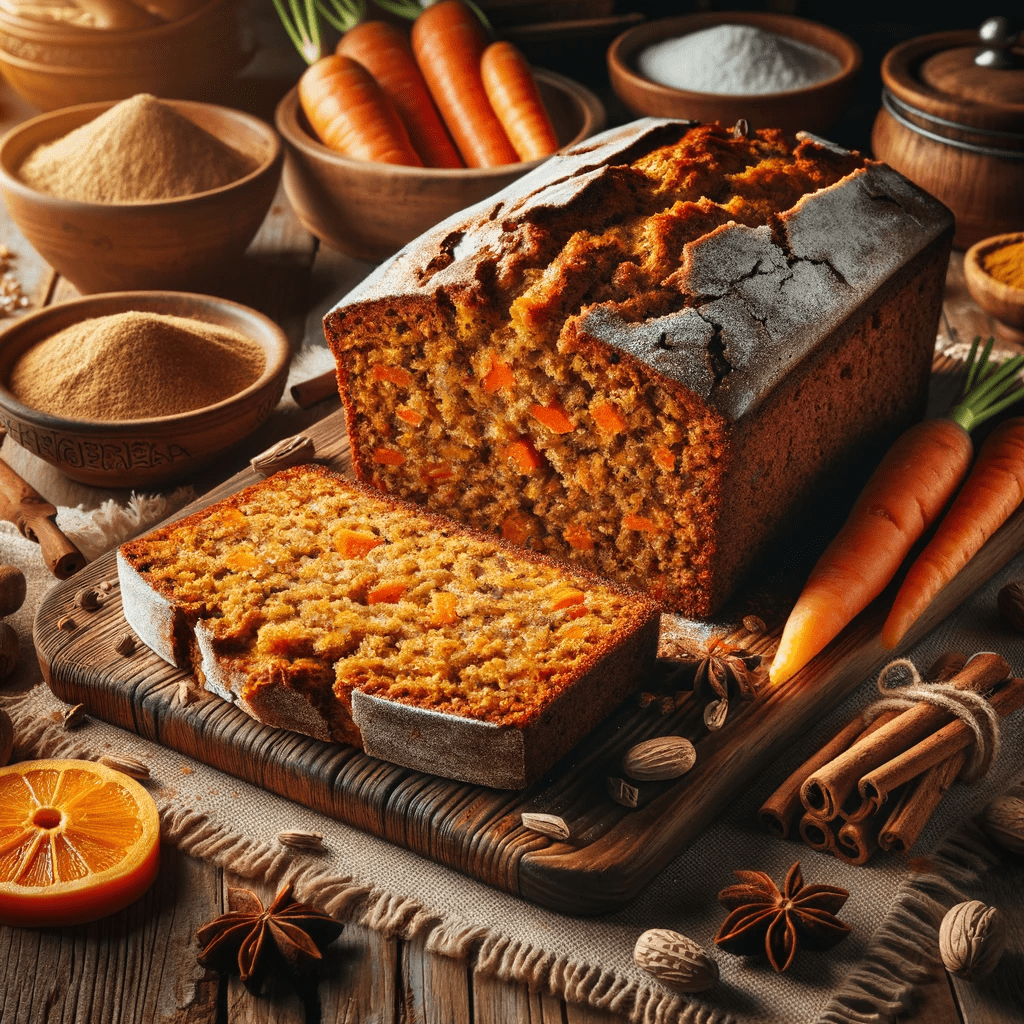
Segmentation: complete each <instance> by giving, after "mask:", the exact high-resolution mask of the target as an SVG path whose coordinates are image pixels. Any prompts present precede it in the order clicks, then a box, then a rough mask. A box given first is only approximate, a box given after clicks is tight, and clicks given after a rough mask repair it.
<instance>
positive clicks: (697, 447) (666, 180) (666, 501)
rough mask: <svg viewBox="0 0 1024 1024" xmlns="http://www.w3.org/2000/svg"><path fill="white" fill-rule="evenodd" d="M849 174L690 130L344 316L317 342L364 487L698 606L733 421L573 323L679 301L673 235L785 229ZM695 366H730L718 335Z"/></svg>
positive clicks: (807, 152)
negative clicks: (422, 286)
mask: <svg viewBox="0 0 1024 1024" xmlns="http://www.w3.org/2000/svg"><path fill="white" fill-rule="evenodd" d="M863 163H864V161H863V160H862V159H861V158H860V157H859V156H858V155H857V154H851V153H845V152H833V151H831V150H829V149H826V148H824V147H822V146H819V145H816V144H814V143H810V142H801V143H799V144H797V145H796V146H795V148H794V147H792V146H790V145H789V144H787V142H786V141H785V139H784V137H783V136H782V134H781V133H779V132H777V131H762V132H758V133H756V134H754V135H752V136H750V137H749V138H745V137H742V136H739V137H737V136H736V135H734V134H733V133H732V132H731V131H729V130H726V129H722V128H720V127H718V126H717V125H711V126H701V127H699V128H694V129H692V130H690V131H688V132H686V134H684V135H683V137H682V138H681V139H680V140H678V141H676V142H673V143H672V144H670V145H663V146H660V147H659V148H656V149H654V150H653V151H652V152H649V153H647V154H646V155H643V156H641V157H640V158H638V159H636V160H635V161H634V162H632V163H624V164H622V165H620V166H610V167H604V168H602V170H601V174H600V176H593V181H592V182H590V181H588V184H587V187H586V188H582V189H580V190H579V191H578V192H576V193H574V194H573V198H571V199H570V200H569V201H567V202H565V203H564V204H562V205H558V204H552V205H551V206H544V205H543V204H539V205H538V206H537V207H535V208H533V209H531V211H530V213H529V215H528V216H523V217H518V218H514V217H513V218H510V219H509V221H508V223H507V224H505V225H503V227H504V232H503V234H502V235H501V249H500V251H498V252H494V253H489V254H484V256H483V257H482V258H481V260H480V261H479V262H478V263H477V264H476V269H475V272H474V274H473V277H472V280H465V281H463V282H461V283H455V284H449V283H447V282H446V284H445V286H444V287H443V288H439V289H438V290H437V291H435V292H434V293H433V294H432V295H426V294H422V293H421V294H418V295H412V296H402V297H401V300H400V301H399V300H395V301H393V302H390V303H389V301H388V299H387V298H383V299H379V300H376V299H375V300H374V301H371V302H366V303H359V302H356V303H354V304H353V305H351V306H346V305H344V304H343V305H341V306H340V307H339V308H338V309H337V310H335V311H334V312H333V313H332V314H331V315H330V316H329V317H328V324H329V330H328V337H329V340H330V341H331V345H332V348H333V350H334V352H335V356H336V358H337V360H338V367H339V381H340V385H341V391H342V397H343V399H344V400H345V403H346V408H347V415H348V425H349V435H350V437H351V438H352V442H353V450H354V452H355V457H356V468H357V473H358V475H359V477H360V479H362V480H365V481H367V482H369V483H372V484H373V485H374V486H376V487H378V488H380V489H382V490H384V491H386V492H388V493H390V494H394V495H398V496H401V497H403V498H407V499H409V500H413V501H416V502H419V503H426V504H428V505H429V506H430V507H431V508H435V509H438V510H445V511H450V512H451V513H452V514H454V515H458V516H459V517H461V518H463V519H465V520H467V521H468V522H470V523H472V524H473V525H474V526H477V527H479V528H489V529H497V530H498V531H499V532H500V534H501V536H503V537H504V538H505V539H506V540H508V541H510V542H512V543H515V544H520V545H524V546H527V547H530V548H532V549H534V550H539V551H543V552H546V553H547V554H550V555H552V556H555V557H558V558H562V559H567V560H569V561H572V562H574V563H576V564H578V565H582V566H585V567H587V568H588V569H590V570H592V571H595V572H598V573H600V574H602V575H605V576H607V577H609V578H614V579H618V580H621V581H623V582H625V583H627V584H629V585H634V586H640V587H645V588H648V589H650V591H651V592H652V593H653V594H654V595H655V596H657V597H658V598H659V599H663V600H665V601H666V603H667V604H669V606H671V607H674V608H678V609H682V610H685V611H687V612H688V613H690V614H704V615H706V614H709V613H710V611H711V610H712V609H711V607H710V605H709V603H708V599H707V593H708V592H709V578H710V573H711V568H710V567H711V564H712V561H713V559H714V555H715V550H716V545H717V544H718V543H719V539H718V537H717V534H716V523H717V522H718V519H719V515H720V512H721V502H722V492H723V487H722V476H723V472H724V471H725V466H726V461H727V456H728V449H729V444H730V432H729V424H728V422H727V421H726V419H725V417H724V416H723V415H722V414H721V413H720V412H719V411H718V410H716V409H715V408H713V407H712V406H711V405H709V404H708V403H706V402H704V401H703V400H702V399H701V398H700V397H699V396H697V395H696V394H694V393H693V392H692V391H690V390H688V389H687V388H685V387H682V386H680V384H679V383H678V382H676V381H673V380H671V379H669V378H667V377H665V376H663V375H660V374H657V373H653V372H651V371H650V369H649V368H645V367H644V366H643V365H641V364H640V362H639V361H638V360H636V359H633V358H630V357H629V356H628V355H627V354H625V353H623V352H621V351H617V350H615V349H614V348H612V347H610V346H608V345H604V344H601V343H599V342H596V341H595V340H594V339H593V338H592V337H588V336H587V334H586V331H585V330H582V329H579V323H580V321H581V318H582V316H583V315H584V314H585V313H586V312H587V311H589V310H593V309H595V308H596V307H601V308H604V309H611V310H614V311H615V313H616V316H617V317H619V318H621V319H622V320H625V321H627V322H630V323H641V322H645V321H650V320H652V319H653V318H658V317H662V316H666V315H668V314H671V313H673V312H679V311H680V310H681V309H685V307H686V306H688V305H689V304H691V303H692V301H693V297H692V296H688V295H687V294H686V293H685V291H684V290H682V287H681V283H680V279H679V278H680V268H681V267H682V266H683V265H684V249H685V247H686V246H687V244H688V243H691V242H693V241H695V240H697V239H699V238H701V237H703V236H705V235H707V234H708V233H709V232H712V231H714V230H715V229H717V228H720V227H722V226H723V225H726V224H728V223H730V222H731V223H733V224H738V225H745V226H748V227H752V228H757V227H765V226H766V227H768V228H770V229H771V230H772V232H773V234H775V233H778V234H779V235H781V228H780V227H779V225H778V222H777V218H778V215H779V214H780V213H781V212H783V211H786V210H789V209H790V208H792V207H793V206H794V204H796V203H797V202H798V201H799V200H800V198H801V197H802V196H804V195H806V194H808V193H811V192H814V191H816V190H818V189H822V188H825V187H827V186H829V185H832V184H834V183H836V182H838V181H840V180H841V179H842V178H843V177H845V176H847V175H848V174H850V173H851V172H853V171H854V170H856V169H857V168H860V167H862V166H863ZM555 191H557V188H556V189H555ZM497 215H498V216H500V215H501V214H500V212H499V213H498V214H497ZM456 247H457V246H456ZM454 259H455V256H454V255H453V252H452V251H451V250H445V248H444V247H442V251H441V252H439V253H438V254H437V257H436V259H435V260H434V261H433V262H432V263H431V264H430V265H429V266H428V268H427V273H428V274H430V275H437V274H438V273H439V272H440V271H441V270H443V269H444V267H445V266H449V265H451V263H452V261H453V260H454ZM708 332H709V333H710V332H711V328H710V327H708ZM706 359H707V361H708V363H709V366H708V367H707V371H706V372H709V373H710V374H711V375H718V376H721V374H722V373H723V372H726V371H723V370H722V368H721V367H718V366H716V365H715V359H716V352H715V347H714V342H712V343H711V344H710V345H709V346H708V351H707V355H706Z"/></svg>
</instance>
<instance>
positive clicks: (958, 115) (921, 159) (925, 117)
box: [871, 32, 1024, 249]
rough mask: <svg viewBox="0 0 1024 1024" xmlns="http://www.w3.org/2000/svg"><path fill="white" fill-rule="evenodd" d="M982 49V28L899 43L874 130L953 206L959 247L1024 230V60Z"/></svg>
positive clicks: (893, 155) (887, 155)
mask: <svg viewBox="0 0 1024 1024" xmlns="http://www.w3.org/2000/svg"><path fill="white" fill-rule="evenodd" d="M980 48H981V46H980V41H979V38H978V34H977V33H975V32H939V33H936V34H934V35H927V36H920V37H918V38H917V39H911V40H909V41H908V42H906V43H902V44H900V45H899V46H897V47H895V48H894V49H892V50H890V51H889V52H888V53H887V54H886V56H885V58H884V60H883V61H882V82H883V84H884V90H883V96H882V108H881V109H880V110H879V112H878V116H877V117H876V119H875V124H874V128H873V131H872V136H871V142H872V147H873V149H874V153H875V156H877V157H878V159H879V160H884V161H885V162H886V163H887V164H889V165H890V166H892V167H894V168H895V169H896V170H897V171H899V172H900V173H901V174H905V175H906V176H907V177H908V178H910V180H911V181H913V182H915V183H916V184H918V185H920V186H921V188H923V189H925V190H926V191H928V192H930V193H931V194H932V195H933V196H935V197H936V198H938V199H940V200H942V202H944V203H945V204H946V205H947V206H948V207H949V208H950V209H951V210H952V211H953V213H954V214H955V216H956V235H955V237H954V240H953V244H954V245H955V246H956V247H957V248H960V249H966V248H968V247H969V246H971V245H973V244H974V243H975V242H978V241H980V240H981V239H983V238H987V237H988V236H990V235H1001V234H1006V233H1007V232H1011V231H1018V230H1021V229H1024V66H1022V67H1020V68H1011V69H998V68H994V67H979V66H977V65H976V64H975V63H974V56H975V54H977V53H978V51H979V49H980ZM1019 52H1021V54H1022V55H1024V51H1019Z"/></svg>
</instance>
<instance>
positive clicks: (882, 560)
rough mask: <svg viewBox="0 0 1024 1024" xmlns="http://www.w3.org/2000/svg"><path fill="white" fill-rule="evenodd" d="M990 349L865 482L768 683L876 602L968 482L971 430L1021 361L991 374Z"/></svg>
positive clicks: (797, 608) (1004, 399)
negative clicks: (949, 399)
mask: <svg viewBox="0 0 1024 1024" xmlns="http://www.w3.org/2000/svg"><path fill="white" fill-rule="evenodd" d="M991 346H992V343H991V341H990V342H989V344H988V345H987V346H986V347H985V349H984V351H983V353H982V356H981V359H980V361H979V362H978V363H977V364H975V362H974V356H975V353H976V351H977V341H975V344H974V347H972V349H971V354H970V358H969V359H968V373H967V381H966V384H965V387H964V396H963V398H962V399H961V401H960V402H959V403H957V405H955V406H954V407H953V408H952V409H951V410H950V411H949V412H948V413H947V415H946V416H945V417H943V418H940V419H935V420H928V421H926V422H924V423H919V424H917V425H916V426H914V427H911V428H910V429H909V430H907V431H905V432H904V433H903V434H902V435H900V437H899V438H897V440H896V442H895V443H894V444H893V446H892V447H891V448H890V449H889V451H888V452H887V453H886V455H885V457H884V458H883V459H882V462H881V463H880V464H879V466H878V468H877V469H876V470H875V471H874V473H873V474H872V476H871V479H870V480H868V482H867V485H866V486H865V488H864V490H863V491H862V492H861V495H860V497H859V498H858V499H857V502H856V504H855V505H854V507H853V509H852V511H851V512H850V515H849V518H848V519H847V520H846V523H845V524H844V525H843V528H842V529H841V530H840V531H839V534H838V535H837V536H836V538H835V539H834V540H833V541H832V543H831V544H830V545H829V546H828V548H827V549H826V550H825V553H824V554H823V555H822V556H821V558H819V559H818V562H817V564H816V565H815V566H814V569H812V570H811V575H810V578H809V579H808V581H807V583H806V584H805V586H804V588H803V590H802V591H801V593H800V596H799V598H797V601H796V604H795V605H794V607H793V610H792V612H790V615H789V618H788V619H787V620H786V625H785V626H784V627H783V631H782V639H781V640H780V641H779V649H778V651H777V652H776V654H775V659H774V661H773V663H772V667H771V670H770V673H769V678H770V679H771V681H772V682H773V683H781V682H784V681H785V680H786V679H789V678H790V676H792V675H793V674H794V673H795V672H798V671H799V670H800V669H801V668H803V667H804V665H806V664H807V662H809V661H810V660H811V658H813V657H814V656H815V655H816V654H818V653H819V652H820V651H821V650H823V649H824V648H825V647H826V646H827V645H828V644H829V643H830V642H831V641H832V640H833V639H835V637H836V636H838V635H839V633H840V632H841V631H842V630H843V629H844V628H845V627H846V626H847V625H849V623H850V622H851V621H852V620H853V619H854V617H855V616H856V615H858V614H859V613H860V612H861V611H863V610H864V608H866V607H867V606H868V605H869V604H870V603H871V602H872V601H873V600H874V599H875V598H876V597H878V595H879V594H881V592H882V591H883V590H884V589H885V588H886V586H887V585H888V584H889V582H890V581H891V580H892V578H893V576H894V575H895V574H896V570H897V569H899V567H900V565H901V564H902V562H903V560H904V559H905V558H906V556H907V554H908V553H909V552H910V549H911V548H912V547H913V546H914V544H915V543H916V542H917V540H918V539H919V538H920V537H921V536H922V534H923V533H924V532H925V531H926V530H927V529H928V527H929V526H931V524H932V523H934V522H935V520H936V519H937V518H938V517H939V514H940V513H941V512H942V510H943V508H944V507H945V506H946V503H947V502H948V501H949V499H950V498H952V496H953V494H954V493H955V492H956V489H957V488H958V487H959V486H960V482H961V481H962V480H963V478H964V476H965V475H966V474H967V471H968V469H969V467H970V464H971V459H972V457H973V454H974V450H973V446H972V444H971V439H970V431H971V429H972V428H973V427H975V426H977V425H978V424H980V423H982V422H984V421H985V420H986V419H988V418H990V417H991V416H994V415H996V414H997V413H998V412H1000V411H1001V410H1002V409H1003V408H1005V407H1006V405H1007V404H1008V402H1010V401H1015V400H1016V397H1019V396H1015V394H1011V392H1013V391H1014V389H1015V386H1016V385H1015V381H1014V377H1013V375H1014V374H1015V373H1016V371H1017V369H1018V368H1019V366H1020V365H1021V364H1022V363H1024V356H1019V357H1016V358H1014V359H1010V360H1007V361H1006V362H1005V363H1003V365H1002V366H1001V367H999V368H998V369H995V370H991V369H989V368H987V361H988V354H989V352H990V351H991Z"/></svg>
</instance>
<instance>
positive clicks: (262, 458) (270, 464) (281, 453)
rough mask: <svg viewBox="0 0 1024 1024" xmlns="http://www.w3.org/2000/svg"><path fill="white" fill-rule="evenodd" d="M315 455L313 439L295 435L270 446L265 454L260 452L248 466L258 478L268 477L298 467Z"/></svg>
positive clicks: (303, 435)
mask: <svg viewBox="0 0 1024 1024" xmlns="http://www.w3.org/2000/svg"><path fill="white" fill-rule="evenodd" d="M315 455H316V444H315V443H314V442H313V439H312V438H310V437H307V436H306V435H305V434H296V435H295V436H294V437H286V438H285V439H284V440H283V441H278V442H277V444H274V445H271V446H270V447H269V448H268V449H267V450H266V451H265V452H261V453H260V454H259V455H257V456H256V457H255V458H253V459H251V460H250V461H249V465H251V466H252V468H253V469H254V470H255V471H256V472H257V473H259V474H260V476H270V475H271V474H272V473H276V472H277V471H278V470H281V469H287V468H288V467H289V466H298V465H300V464H301V463H303V462H309V461H311V460H312V459H313V457H314V456H315Z"/></svg>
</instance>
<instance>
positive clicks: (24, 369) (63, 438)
mask: <svg viewBox="0 0 1024 1024" xmlns="http://www.w3.org/2000/svg"><path fill="white" fill-rule="evenodd" d="M289 359H290V348H289V344H288V339H287V336H286V335H285V334H284V332H283V331H282V330H281V329H280V328H279V327H278V326H277V325H276V324H275V323H274V322H273V321H272V320H270V319H268V318H267V317H265V316H264V315H263V314H262V313H258V312H257V311H256V310H253V309H249V308H248V307H247V306H242V305H239V304H238V303H235V302H229V301H228V300H226V299H219V298H215V297H213V296H208V295H195V294H190V293H187V292H153V291H150V292H112V293H107V294H105V295H91V296H87V297H85V298H81V299H76V300H73V301H71V302H65V303H60V304H58V305H54V306H46V307H44V308H43V309H40V310H37V311H36V312H35V313H31V314H29V315H28V316H26V317H23V318H21V319H20V320H17V321H16V322H15V323H14V324H13V325H12V326H11V327H10V328H9V329H8V330H7V331H6V332H4V334H3V335H0V424H3V426H4V427H5V428H6V430H7V433H8V434H9V435H10V437H12V438H13V439H14V440H15V441H17V442H18V443H19V444H21V445H22V446H23V447H25V448H27V449H29V451H32V452H34V453H35V454H36V455H38V456H39V457H40V458H42V459H45V460H46V461H47V462H49V463H52V464H53V465H54V466H56V467H57V469H59V470H60V471H61V472H63V473H64V474H65V475H66V476H69V477H71V478H72V479H74V480H79V481H81V482H83V483H86V484H92V485H94V486H99V487H146V486H151V485H155V484H162V483H166V482H169V481H172V480H180V479H184V478H186V477H188V476H190V475H191V474H192V473H194V472H195V471H196V470H197V469H199V468H201V467H203V466H206V465H208V464H210V463H211V462H213V461H214V460H216V459H217V458H218V456H221V455H222V454H223V453H225V452H226V451H227V450H228V449H229V448H231V447H232V446H233V445H235V444H236V443H237V442H239V441H240V440H242V439H243V438H245V437H247V436H248V435H249V434H251V433H252V432H253V431H254V430H255V429H256V428H257V427H258V426H259V425H260V424H261V423H263V421H264V420H265V419H266V418H267V417H268V416H269V415H270V413H271V411H272V410H273V409H274V407H275V406H276V405H277V402H278V400H279V399H280V397H281V393H282V391H283V390H284V384H285V379H286V377H287V373H288V363H289Z"/></svg>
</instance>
